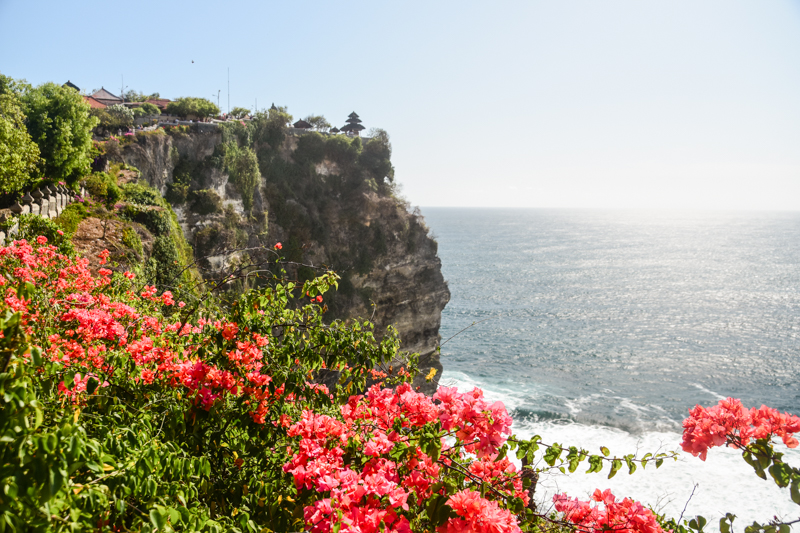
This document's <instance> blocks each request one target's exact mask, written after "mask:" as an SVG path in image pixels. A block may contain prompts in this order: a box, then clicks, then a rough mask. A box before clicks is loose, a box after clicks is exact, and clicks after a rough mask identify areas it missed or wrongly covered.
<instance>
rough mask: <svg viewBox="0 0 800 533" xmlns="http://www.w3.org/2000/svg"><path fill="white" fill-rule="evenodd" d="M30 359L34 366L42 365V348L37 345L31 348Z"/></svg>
mask: <svg viewBox="0 0 800 533" xmlns="http://www.w3.org/2000/svg"><path fill="white" fill-rule="evenodd" d="M31 361H33V366H34V367H40V366H42V349H41V348H39V347H38V346H34V347H33V348H31Z"/></svg>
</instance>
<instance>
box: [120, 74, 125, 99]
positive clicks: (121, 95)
mask: <svg viewBox="0 0 800 533" xmlns="http://www.w3.org/2000/svg"><path fill="white" fill-rule="evenodd" d="M120 78H121V79H122V85H120V86H119V96H120V98H122V102H123V103H124V102H125V75H124V74H120Z"/></svg>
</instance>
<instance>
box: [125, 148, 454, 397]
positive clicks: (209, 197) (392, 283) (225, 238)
mask: <svg viewBox="0 0 800 533" xmlns="http://www.w3.org/2000/svg"><path fill="white" fill-rule="evenodd" d="M312 141H313V139H312ZM226 142H230V141H229V140H228V141H226ZM336 142H337V143H338V144H340V145H342V146H344V147H345V148H346V149H347V150H351V147H350V146H349V145H347V146H345V145H344V144H342V143H343V141H340V140H336ZM347 142H350V141H349V140H348V141H347ZM304 143H305V144H308V139H303V138H302V137H295V136H292V135H287V136H284V137H283V138H281V139H280V143H277V142H275V141H274V140H273V141H272V144H274V145H275V146H274V147H272V146H269V145H268V144H267V143H262V144H261V145H259V143H258V142H257V141H256V142H254V143H253V144H252V147H253V148H252V149H253V151H254V153H256V154H257V155H258V163H259V167H260V174H261V176H260V179H259V180H258V184H257V186H256V187H255V190H253V191H252V201H251V202H250V203H251V209H250V210H249V211H248V210H246V209H245V207H244V202H243V198H242V194H241V192H240V190H239V185H237V184H235V183H234V180H232V179H231V177H230V175H229V174H230V173H229V172H227V171H226V168H225V165H223V164H222V163H221V158H222V156H221V155H220V154H221V149H222V148H225V146H221V145H224V143H223V135H222V134H215V133H192V134H179V135H174V136H151V137H146V138H144V139H143V140H142V141H140V142H136V143H133V144H132V145H129V146H127V147H125V148H124V149H123V154H122V157H123V159H124V161H125V162H126V163H128V164H131V165H134V166H136V167H137V168H139V170H140V171H141V172H142V177H143V178H144V179H145V180H147V182H148V183H149V184H150V185H151V186H153V187H156V188H158V189H159V190H160V191H161V192H162V194H165V196H166V197H167V198H168V199H170V201H171V203H172V204H173V209H175V212H176V213H177V214H178V218H179V222H180V223H181V226H182V227H183V230H184V233H185V235H186V239H187V240H188V241H189V242H190V243H192V244H193V246H194V247H195V255H196V256H197V257H206V259H204V260H203V265H202V266H204V267H205V268H206V275H211V276H213V275H215V274H218V273H220V272H222V271H224V270H225V269H226V268H228V267H230V264H231V263H232V262H235V260H236V257H235V256H231V255H228V254H222V253H220V252H221V251H223V250H225V249H233V248H242V247H259V246H271V245H272V244H274V243H275V242H282V243H283V244H284V249H283V251H284V252H285V253H286V256H287V258H288V259H290V260H292V261H296V262H298V263H305V264H307V265H313V266H323V265H324V266H327V267H330V268H332V269H333V270H335V271H336V272H338V273H339V274H340V275H341V276H342V280H341V282H340V288H339V290H338V291H337V293H336V294H332V295H329V296H326V303H327V304H328V305H329V306H330V311H329V318H343V319H349V318H355V317H361V318H366V319H371V320H372V321H373V322H374V323H375V325H376V333H379V332H382V331H384V330H385V328H386V327H387V326H389V325H393V326H394V327H396V328H397V330H398V332H399V334H400V338H401V340H402V348H403V349H404V350H408V351H411V352H417V353H419V354H420V356H421V357H420V368H421V369H422V372H421V373H420V374H421V375H420V376H418V378H417V382H416V383H415V385H416V386H420V387H421V390H423V391H425V392H427V393H432V392H433V391H434V390H435V388H436V386H437V384H438V378H439V376H440V375H441V370H442V366H441V363H440V362H439V356H438V353H437V351H436V348H437V346H438V343H439V340H440V337H439V326H440V323H441V313H442V310H443V309H444V306H445V305H446V304H447V302H448V301H449V299H450V292H449V290H448V288H447V283H446V282H445V281H444V278H443V276H442V272H441V261H440V260H439V257H438V256H437V244H436V241H434V240H433V239H432V238H431V237H430V236H429V234H428V229H427V227H426V226H425V223H424V220H423V218H422V216H421V215H420V214H419V212H418V211H411V210H410V209H409V206H408V204H407V203H406V202H405V201H403V200H401V199H398V198H396V197H394V196H393V195H392V194H391V191H390V190H389V189H387V187H385V186H383V185H381V184H376V183H375V181H374V180H371V179H370V177H369V176H370V175H369V172H367V171H365V170H364V168H368V166H367V163H368V162H365V163H364V164H363V165H360V166H359V164H358V161H359V159H358V157H359V156H358V154H355V155H353V154H349V155H347V157H344V156H342V154H343V153H344V152H342V151H341V150H339V151H338V152H337V151H335V150H333V151H331V150H329V151H328V152H325V153H323V152H320V155H319V156H318V157H316V158H314V159H312V160H309V158H308V157H307V156H306V155H304V154H305V152H304V150H306V151H308V149H307V147H304V146H303V144H304ZM357 144H358V149H360V147H361V141H360V140H359V141H357ZM298 145H300V146H299V147H298ZM337 149H338V148H337ZM351 151H352V150H351ZM365 151H366V150H365ZM354 153H355V152H354ZM340 156H341V157H340ZM361 157H362V158H363V157H364V156H361ZM187 173H188V175H189V176H190V177H189V179H187ZM181 183H183V184H184V185H183V187H184V190H178V194H175V191H176V190H177V189H180V187H179V186H178V185H179V184H181ZM184 193H185V194H184ZM181 194H184V196H183V197H182V196H181ZM182 198H184V199H183V201H181V199H182ZM251 254H252V252H251ZM308 270H309V269H307V268H305V270H304V268H303V267H301V268H300V269H298V272H296V273H297V274H298V275H299V276H300V277H301V278H302V277H303V276H310V275H312V274H311V273H310V272H308ZM431 368H435V369H436V370H437V372H436V376H435V378H434V379H433V381H431V382H426V381H425V379H424V378H425V375H426V374H428V372H429V370H430V369H431Z"/></svg>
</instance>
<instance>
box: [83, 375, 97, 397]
mask: <svg viewBox="0 0 800 533" xmlns="http://www.w3.org/2000/svg"><path fill="white" fill-rule="evenodd" d="M98 385H100V382H99V381H97V378H95V377H94V376H92V377H90V378H89V380H88V381H87V382H86V392H88V393H89V394H94V391H96V390H97V386H98Z"/></svg>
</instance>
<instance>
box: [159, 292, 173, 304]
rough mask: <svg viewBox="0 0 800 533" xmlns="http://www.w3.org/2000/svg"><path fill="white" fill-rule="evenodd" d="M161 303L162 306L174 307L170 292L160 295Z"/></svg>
mask: <svg viewBox="0 0 800 533" xmlns="http://www.w3.org/2000/svg"><path fill="white" fill-rule="evenodd" d="M161 301H162V302H163V303H164V305H175V300H173V299H172V293H171V292H170V291H164V292H163V294H161Z"/></svg>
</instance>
